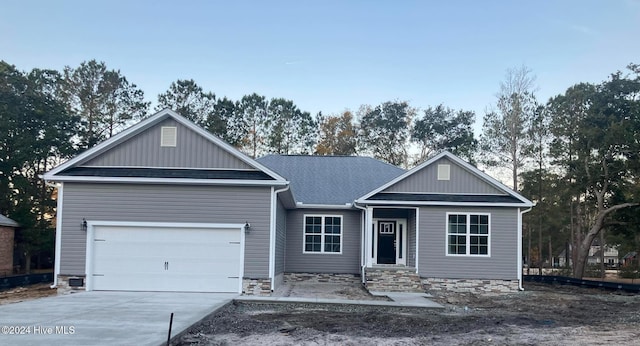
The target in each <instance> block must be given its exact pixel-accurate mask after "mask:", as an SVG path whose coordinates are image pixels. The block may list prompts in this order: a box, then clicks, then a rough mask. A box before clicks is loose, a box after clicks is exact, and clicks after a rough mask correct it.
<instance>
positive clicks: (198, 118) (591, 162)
mask: <svg viewBox="0 0 640 346" xmlns="http://www.w3.org/2000/svg"><path fill="white" fill-rule="evenodd" d="M639 75H640V69H639V68H638V66H637V65H629V67H628V69H627V70H626V72H615V73H613V74H612V75H611V76H610V77H609V78H608V79H607V80H605V81H603V82H602V83H600V84H590V83H578V84H576V85H574V86H572V87H570V88H569V89H567V91H566V92H564V93H563V94H560V95H558V96H556V97H553V98H551V99H550V100H548V101H547V102H546V103H543V102H540V101H538V100H537V98H536V92H537V86H536V84H535V83H536V80H535V76H534V75H533V73H532V71H531V70H529V69H528V68H526V67H521V68H516V69H512V70H509V71H508V72H507V74H506V76H505V78H504V81H503V82H502V83H501V84H500V86H499V90H498V93H497V94H496V100H495V103H494V105H493V107H492V108H490V109H489V110H487V112H486V113H485V114H484V118H483V124H482V133H481V134H480V136H477V137H476V136H475V135H474V131H473V126H474V122H475V118H476V114H475V113H474V112H473V111H468V110H455V109H452V108H450V107H447V106H446V105H442V104H440V105H435V106H429V107H426V108H422V109H421V108H417V107H413V106H411V105H410V104H409V103H408V102H406V101H399V100H390V101H387V102H383V103H380V104H377V105H362V106H360V107H359V109H357V110H355V111H351V110H345V111H344V112H341V113H339V114H330V115H324V114H322V113H318V114H315V115H311V114H310V113H309V112H307V111H303V110H301V109H300V108H299V107H298V106H296V104H295V103H294V102H293V101H292V100H288V99H285V98H271V99H269V98H267V97H265V96H262V95H258V94H257V93H251V94H247V95H245V96H243V97H242V98H240V99H239V100H232V99H229V98H227V97H219V96H216V94H215V93H214V92H212V91H207V90H204V89H203V88H202V87H201V86H200V85H198V84H197V83H196V82H195V81H194V80H192V79H188V80H180V79H179V80H176V81H174V82H173V83H171V84H170V85H169V87H168V89H167V90H166V91H165V92H163V93H161V94H160V95H158V96H157V103H156V104H157V105H156V107H155V110H152V109H151V103H150V102H148V101H146V98H145V95H144V92H143V90H141V89H140V88H139V87H138V86H137V85H136V84H134V83H132V82H131V81H129V80H128V79H127V78H126V77H125V76H124V75H123V74H122V73H121V72H120V71H119V70H114V69H109V68H108V67H107V66H106V64H105V63H104V62H98V61H95V60H91V61H86V62H83V63H81V64H80V65H79V66H77V67H74V68H72V67H65V68H64V69H63V70H62V71H56V70H43V69H33V70H32V71H28V72H23V71H19V70H18V69H17V68H16V67H15V66H13V65H10V64H9V63H6V62H4V61H2V62H0V173H1V175H0V198H1V199H0V213H3V214H6V215H8V216H9V217H11V218H13V219H15V220H16V221H18V222H19V223H20V224H21V226H22V230H21V231H20V232H19V233H18V235H19V236H18V239H17V240H18V244H19V249H18V252H19V253H20V254H21V256H22V258H23V259H24V260H23V262H24V265H25V266H26V267H30V266H31V265H30V264H29V263H28V262H29V261H30V260H31V258H32V257H33V256H32V255H34V254H41V256H40V258H35V259H36V261H38V262H43V261H45V262H46V258H42V257H47V256H48V257H51V255H52V254H51V249H52V248H53V246H52V243H53V232H52V230H53V229H54V228H55V227H54V224H55V223H54V222H53V220H54V218H55V211H54V207H55V195H54V193H55V192H54V189H53V188H52V187H50V186H47V185H45V183H44V182H43V181H42V180H41V179H39V177H38V176H39V175H40V174H42V173H44V172H46V171H47V170H49V169H51V168H52V167H54V166H55V165H57V164H59V163H60V162H62V161H64V160H66V159H68V158H69V157H72V156H74V155H76V154H77V153H78V152H79V151H82V150H85V149H87V148H90V147H92V146H93V145H95V144H96V143H99V142H100V141H102V140H104V139H106V138H109V137H111V136H113V135H114V134H116V133H118V132H119V131H121V130H122V129H123V128H125V127H127V126H129V125H130V124H132V123H134V122H136V121H139V120H141V119H144V118H146V117H148V116H150V115H151V114H152V113H153V112H154V111H158V110H161V109H164V108H170V109H172V110H174V111H176V112H178V113H179V114H181V115H183V116H185V117H186V118H188V119H190V120H191V121H193V122H194V123H196V124H198V125H200V126H202V127H203V128H205V129H206V130H208V131H210V132H211V133H213V134H215V135H217V136H219V137H220V138H222V139H224V140H225V141H227V142H229V143H230V144H231V145H233V146H235V147H236V148H238V149H239V150H241V151H242V152H244V153H245V154H247V155H249V156H250V157H254V158H255V157H259V156H262V155H265V154H271V153H274V154H313V155H368V156H373V157H375V158H378V159H380V160H383V161H386V162H388V163H390V164H394V165H397V166H401V167H404V168H409V167H411V166H413V165H415V164H417V163H419V162H421V161H423V160H424V159H425V158H427V157H429V156H431V155H433V154H435V153H437V152H438V151H441V150H449V151H451V152H453V153H454V154H456V155H458V156H460V157H462V158H464V159H466V160H468V161H470V162H472V163H474V164H481V165H483V167H486V168H488V169H497V168H503V169H506V170H507V171H509V172H510V176H511V178H512V181H511V185H512V186H513V188H514V190H517V191H519V192H521V193H522V194H524V195H525V196H527V197H528V198H530V199H532V200H534V201H535V202H536V203H537V206H536V207H535V208H534V209H533V210H532V211H531V212H530V213H528V214H525V220H524V227H525V231H526V233H527V237H528V238H527V240H528V243H527V244H526V245H527V249H526V251H525V254H526V255H525V257H526V260H527V262H528V263H529V264H532V263H533V262H535V261H537V262H538V263H542V262H545V261H546V262H551V260H552V257H553V256H554V255H557V254H558V253H559V251H561V250H562V248H565V247H568V244H570V245H571V248H572V249H573V250H574V251H572V252H571V253H572V256H573V258H572V260H573V261H574V263H576V266H574V275H576V276H579V275H582V272H583V271H584V261H582V259H586V254H585V251H588V247H589V245H590V244H591V242H592V240H593V239H594V238H595V237H596V236H598V235H600V234H602V233H601V231H602V230H605V229H606V230H607V235H608V236H607V237H608V239H609V240H608V241H609V242H610V243H611V242H615V243H618V244H623V247H627V248H629V249H636V250H637V249H640V239H639V234H640V232H638V229H637V227H638V221H640V220H638V217H637V216H636V214H637V209H635V208H633V207H635V206H636V205H637V201H638V195H637V190H638V188H639V187H640V186H639V184H638V176H639V175H638V168H639V167H638V165H639V163H638V162H639V161H638V153H639V152H640V147H639V145H640V144H639V143H640V116H639V114H640V110H639V108H640V106H639V105H640V101H639V94H640V78H639ZM536 234H537V239H536V240H537V241H533V247H532V246H531V245H529V244H531V243H532V239H533V238H534V235H536ZM543 243H546V244H547V245H545V246H543ZM42 254H44V255H42ZM580 263H582V264H580Z"/></svg>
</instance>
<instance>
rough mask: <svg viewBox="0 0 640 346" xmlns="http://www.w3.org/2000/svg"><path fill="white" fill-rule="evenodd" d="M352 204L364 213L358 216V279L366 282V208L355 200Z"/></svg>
mask: <svg viewBox="0 0 640 346" xmlns="http://www.w3.org/2000/svg"><path fill="white" fill-rule="evenodd" d="M353 206H354V207H356V208H358V209H360V210H363V211H364V213H362V217H361V218H360V219H361V220H360V222H362V225H361V227H360V231H361V235H360V281H362V283H363V284H364V283H366V278H365V272H364V270H365V267H366V265H365V262H366V260H367V254H366V253H365V251H366V250H367V247H366V244H365V243H366V239H365V237H366V233H367V231H366V225H367V208H365V207H361V206H359V205H357V204H356V203H355V202H354V203H353Z"/></svg>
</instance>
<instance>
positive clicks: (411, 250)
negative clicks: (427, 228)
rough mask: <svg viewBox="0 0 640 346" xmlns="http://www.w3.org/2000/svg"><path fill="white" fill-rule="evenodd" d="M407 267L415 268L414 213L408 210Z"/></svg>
mask: <svg viewBox="0 0 640 346" xmlns="http://www.w3.org/2000/svg"><path fill="white" fill-rule="evenodd" d="M407 238H408V239H407V242H408V244H407V247H408V248H407V250H408V251H407V253H408V255H407V266H409V267H415V266H416V211H415V210H410V211H409V217H408V218H407Z"/></svg>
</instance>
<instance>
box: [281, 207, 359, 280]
mask: <svg viewBox="0 0 640 346" xmlns="http://www.w3.org/2000/svg"><path fill="white" fill-rule="evenodd" d="M305 214H308V215H311V214H313V215H341V216H342V223H343V225H342V237H343V239H342V253H341V254H333V253H303V251H302V250H303V249H302V247H303V245H302V244H303V238H304V215H305ZM361 218H362V213H361V212H360V211H358V210H330V209H293V210H289V211H288V213H287V243H286V246H287V248H286V258H287V261H286V264H285V271H286V272H287V273H336V274H359V273H360V268H359V267H360V237H361V225H360V220H361Z"/></svg>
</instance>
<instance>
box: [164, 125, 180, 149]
mask: <svg viewBox="0 0 640 346" xmlns="http://www.w3.org/2000/svg"><path fill="white" fill-rule="evenodd" d="M177 134H178V129H177V128H176V127H174V126H163V127H162V130H161V132H160V146H161V147H175V146H176V142H177V138H178V136H177Z"/></svg>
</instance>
